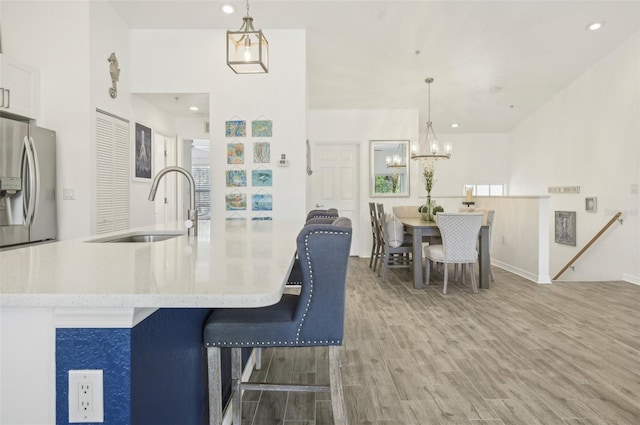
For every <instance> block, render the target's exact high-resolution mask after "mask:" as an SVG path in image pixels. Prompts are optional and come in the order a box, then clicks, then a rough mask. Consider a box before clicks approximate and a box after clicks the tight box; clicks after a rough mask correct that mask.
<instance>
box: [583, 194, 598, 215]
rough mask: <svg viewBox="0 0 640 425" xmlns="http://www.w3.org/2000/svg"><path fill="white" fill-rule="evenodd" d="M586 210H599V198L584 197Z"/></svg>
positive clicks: (592, 211)
mask: <svg viewBox="0 0 640 425" xmlns="http://www.w3.org/2000/svg"><path fill="white" fill-rule="evenodd" d="M584 210H585V211H586V212H590V213H594V212H597V211H598V198H595V197H593V198H584Z"/></svg>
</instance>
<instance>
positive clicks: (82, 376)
mask: <svg viewBox="0 0 640 425" xmlns="http://www.w3.org/2000/svg"><path fill="white" fill-rule="evenodd" d="M102 381H103V373H102V370H101V369H96V370H70V371H69V423H87V422H91V423H96V422H104V399H103V398H104V397H103V393H104V390H103V386H102Z"/></svg>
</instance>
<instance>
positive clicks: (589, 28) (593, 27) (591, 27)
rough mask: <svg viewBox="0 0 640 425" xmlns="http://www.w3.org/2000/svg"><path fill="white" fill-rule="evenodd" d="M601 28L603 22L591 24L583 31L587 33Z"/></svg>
mask: <svg viewBox="0 0 640 425" xmlns="http://www.w3.org/2000/svg"><path fill="white" fill-rule="evenodd" d="M603 26H604V22H591V23H590V24H589V25H587V26H586V27H585V29H586V30H587V31H598V30H599V29H600V28H602V27H603Z"/></svg>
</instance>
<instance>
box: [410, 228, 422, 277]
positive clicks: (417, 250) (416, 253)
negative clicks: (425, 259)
mask: <svg viewBox="0 0 640 425" xmlns="http://www.w3.org/2000/svg"><path fill="white" fill-rule="evenodd" d="M412 261H413V287H414V288H416V289H420V288H422V229H420V228H417V227H414V228H413V260H412Z"/></svg>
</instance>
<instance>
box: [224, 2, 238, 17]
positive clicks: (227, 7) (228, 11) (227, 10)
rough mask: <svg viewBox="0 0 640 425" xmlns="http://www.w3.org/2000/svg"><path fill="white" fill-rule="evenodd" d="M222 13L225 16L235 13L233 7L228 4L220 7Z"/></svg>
mask: <svg viewBox="0 0 640 425" xmlns="http://www.w3.org/2000/svg"><path fill="white" fill-rule="evenodd" d="M222 11H223V12H224V13H226V14H227V15H231V14H232V13H233V12H235V11H236V10H235V9H234V7H233V6H232V5H230V4H223V5H222Z"/></svg>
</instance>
